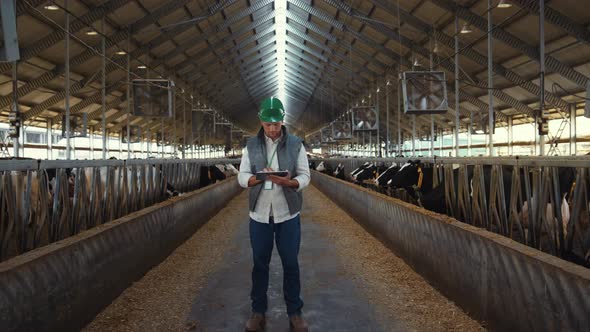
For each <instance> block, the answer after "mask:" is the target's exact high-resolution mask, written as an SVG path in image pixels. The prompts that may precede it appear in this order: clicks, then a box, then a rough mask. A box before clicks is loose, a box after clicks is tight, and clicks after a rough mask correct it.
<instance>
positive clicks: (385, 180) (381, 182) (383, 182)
mask: <svg viewBox="0 0 590 332" xmlns="http://www.w3.org/2000/svg"><path fill="white" fill-rule="evenodd" d="M399 169H400V167H399V166H398V165H397V164H396V163H393V164H392V165H391V166H389V168H387V169H386V170H385V171H383V172H380V173H379V176H378V177H377V179H375V183H376V184H377V185H378V186H382V187H384V186H387V185H388V184H390V183H391V182H392V178H393V177H394V176H395V174H397V172H398V171H399Z"/></svg>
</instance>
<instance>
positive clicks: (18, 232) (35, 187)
mask: <svg viewBox="0 0 590 332" xmlns="http://www.w3.org/2000/svg"><path fill="white" fill-rule="evenodd" d="M227 163H232V164H236V163H239V160H236V159H211V160H198V159H147V160H139V159H138V160H88V161H60V160H2V161H0V206H1V208H0V261H2V260H5V259H7V258H10V257H13V256H16V255H19V254H22V253H24V252H26V251H29V250H32V249H35V248H38V247H41V246H44V245H46V244H49V243H52V242H55V241H59V240H62V239H64V238H67V237H69V236H72V235H75V234H78V233H79V232H81V231H84V230H87V229H90V228H93V227H95V226H97V225H100V224H103V223H105V222H108V221H111V220H114V219H117V218H119V217H122V216H124V215H127V214H129V213H131V212H134V211H137V210H140V209H143V208H145V207H148V206H151V205H153V204H156V203H158V202H161V201H163V200H165V199H166V197H167V193H166V192H167V190H168V189H170V188H174V190H175V191H179V192H188V191H191V190H196V189H198V188H199V186H200V180H201V179H200V173H201V172H200V168H201V166H210V165H214V164H227Z"/></svg>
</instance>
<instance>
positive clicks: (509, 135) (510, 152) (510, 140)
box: [508, 115, 514, 156]
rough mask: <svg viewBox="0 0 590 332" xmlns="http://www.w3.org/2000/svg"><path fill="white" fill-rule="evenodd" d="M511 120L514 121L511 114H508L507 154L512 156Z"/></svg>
mask: <svg viewBox="0 0 590 332" xmlns="http://www.w3.org/2000/svg"><path fill="white" fill-rule="evenodd" d="M513 122H514V118H513V116H512V115H511V116H509V117H508V155H509V156H512V155H514V145H513V142H514V130H513Z"/></svg>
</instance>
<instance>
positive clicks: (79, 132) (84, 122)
mask: <svg viewBox="0 0 590 332" xmlns="http://www.w3.org/2000/svg"><path fill="white" fill-rule="evenodd" d="M61 124H62V126H61V136H62V137H64V138H65V137H66V128H67V126H66V116H65V115H64V116H62V121H61ZM86 136H88V114H86V113H78V114H71V115H70V137H86Z"/></svg>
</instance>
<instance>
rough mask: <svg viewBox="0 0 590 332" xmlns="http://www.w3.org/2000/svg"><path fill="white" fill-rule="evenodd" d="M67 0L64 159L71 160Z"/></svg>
mask: <svg viewBox="0 0 590 332" xmlns="http://www.w3.org/2000/svg"><path fill="white" fill-rule="evenodd" d="M68 3H69V0H64V7H65V8H66V13H65V14H66V33H65V38H66V52H65V53H66V60H65V72H66V86H65V92H66V105H65V107H66V159H67V160H70V159H71V158H72V146H71V141H70V14H69V12H68V11H67V10H68Z"/></svg>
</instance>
